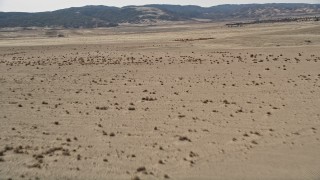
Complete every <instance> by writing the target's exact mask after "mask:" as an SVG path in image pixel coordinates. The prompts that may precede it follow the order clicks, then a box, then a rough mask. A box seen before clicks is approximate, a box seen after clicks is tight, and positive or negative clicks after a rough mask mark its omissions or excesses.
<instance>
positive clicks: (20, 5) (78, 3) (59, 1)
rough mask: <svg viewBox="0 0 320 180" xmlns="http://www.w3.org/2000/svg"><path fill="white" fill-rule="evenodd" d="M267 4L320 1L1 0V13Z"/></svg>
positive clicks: (312, 2)
mask: <svg viewBox="0 0 320 180" xmlns="http://www.w3.org/2000/svg"><path fill="white" fill-rule="evenodd" d="M266 3H308V4H319V3H320V0H307V1H301V0H293V1H288V0H284V1H279V0H264V1H250V0H238V1H235V0H224V1H221V0H219V1H214V2H212V1H209V0H200V1H195V0H189V1H182V0H172V1H169V0H162V1H157V2H154V1H151V0H137V1H135V2H131V1H128V0H125V1H121V2H119V1H116V0H111V1H106V0H91V1H90V0H69V1H67V2H66V1H63V0H55V1H53V0H28V1H21V0H0V11H1V12H43V11H54V10H58V9H64V8H70V7H82V6H87V5H104V6H115V7H123V6H130V5H146V4H172V5H197V6H202V7H210V6H216V5H222V4H266Z"/></svg>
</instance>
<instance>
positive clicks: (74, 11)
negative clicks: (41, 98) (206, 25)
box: [0, 4, 320, 28]
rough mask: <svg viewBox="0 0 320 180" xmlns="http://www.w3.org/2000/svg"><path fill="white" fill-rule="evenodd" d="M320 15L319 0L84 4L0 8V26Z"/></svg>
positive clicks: (109, 24)
mask: <svg viewBox="0 0 320 180" xmlns="http://www.w3.org/2000/svg"><path fill="white" fill-rule="evenodd" d="M315 15H320V4H245V5H219V6H213V7H208V8H204V7H200V6H179V5H161V4H152V5H145V6H126V7H122V8H117V7H108V6H85V7H79V8H68V9H62V10H57V11H52V12H40V13H22V12H0V27H2V28H3V27H32V26H37V27H65V28H80V27H83V28H93V27H113V26H117V25H118V24H119V23H150V22H157V21H186V20H193V19H209V20H212V21H225V20H261V19H270V18H271V19H272V18H283V17H299V16H315Z"/></svg>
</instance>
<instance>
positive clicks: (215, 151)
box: [0, 22, 320, 179]
mask: <svg viewBox="0 0 320 180" xmlns="http://www.w3.org/2000/svg"><path fill="white" fill-rule="evenodd" d="M60 31H61V32H60V33H63V34H64V35H65V37H63V38H57V37H47V36H46V33H45V32H44V31H43V30H29V31H10V32H8V31H6V32H0V74H1V75H0V122H1V126H0V179H9V178H11V179H319V178H320V51H319V50H320V23H319V22H302V23H282V24H281V23H279V24H260V25H250V26H245V27H240V28H227V27H225V26H223V24H195V25H189V24H179V25H167V26H164V25H163V26H147V27H133V26H132V27H120V28H113V29H112V28H111V29H92V30H60Z"/></svg>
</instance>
